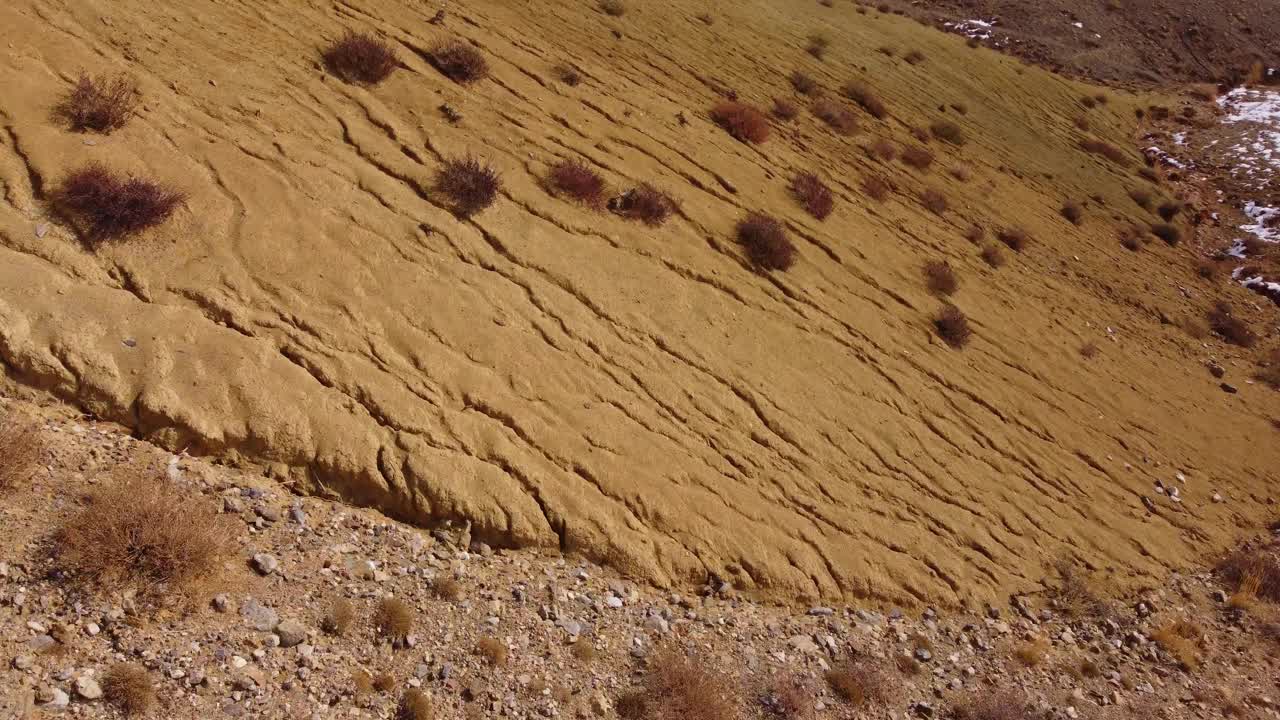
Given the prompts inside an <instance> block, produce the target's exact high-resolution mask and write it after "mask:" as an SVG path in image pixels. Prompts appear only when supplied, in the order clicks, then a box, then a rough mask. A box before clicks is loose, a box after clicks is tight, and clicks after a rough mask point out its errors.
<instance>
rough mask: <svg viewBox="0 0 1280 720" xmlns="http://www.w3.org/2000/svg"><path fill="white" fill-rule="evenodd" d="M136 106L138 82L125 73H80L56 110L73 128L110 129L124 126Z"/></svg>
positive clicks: (80, 130)
mask: <svg viewBox="0 0 1280 720" xmlns="http://www.w3.org/2000/svg"><path fill="white" fill-rule="evenodd" d="M137 108H138V86H137V85H136V84H134V82H133V80H132V79H130V78H129V77H128V76H126V75H117V76H115V77H108V76H100V77H96V78H95V77H90V76H89V75H88V74H81V75H80V79H79V80H77V81H76V84H75V87H73V88H72V89H71V93H70V94H69V95H67V97H66V98H65V99H63V101H62V102H61V103H59V104H58V106H57V107H56V108H55V112H56V114H57V115H59V116H60V117H62V118H63V119H64V120H65V121H66V122H67V123H68V124H69V125H70V126H71V129H72V130H75V131H76V132H83V131H85V130H93V131H96V132H100V133H109V132H111V131H113V130H119V129H120V128H122V127H124V126H125V124H126V123H128V122H129V118H131V117H133V114H134V112H135V111H136V110H137Z"/></svg>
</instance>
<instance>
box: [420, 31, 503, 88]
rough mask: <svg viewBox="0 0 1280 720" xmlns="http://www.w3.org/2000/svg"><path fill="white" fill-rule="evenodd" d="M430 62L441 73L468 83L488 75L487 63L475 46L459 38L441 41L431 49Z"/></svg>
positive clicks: (457, 81) (456, 80) (451, 78)
mask: <svg viewBox="0 0 1280 720" xmlns="http://www.w3.org/2000/svg"><path fill="white" fill-rule="evenodd" d="M431 64H432V65H433V66H434V67H435V69H436V70H439V71H440V74H441V75H444V76H445V77H447V78H449V79H450V80H452V81H454V82H456V83H458V84H460V85H470V84H471V83H473V82H477V81H479V80H483V79H484V78H486V77H488V75H489V63H488V62H487V61H486V60H485V59H484V55H481V54H480V51H479V50H477V49H476V48H475V46H473V45H471V44H469V43H466V42H463V41H461V40H450V41H447V42H443V43H441V44H439V45H437V46H436V47H435V49H433V50H432V51H431Z"/></svg>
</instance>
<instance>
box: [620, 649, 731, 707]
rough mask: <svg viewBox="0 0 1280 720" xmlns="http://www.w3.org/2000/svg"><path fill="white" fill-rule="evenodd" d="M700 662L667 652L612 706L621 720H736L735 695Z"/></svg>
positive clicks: (717, 674) (655, 658)
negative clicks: (639, 681)
mask: <svg viewBox="0 0 1280 720" xmlns="http://www.w3.org/2000/svg"><path fill="white" fill-rule="evenodd" d="M712 667H713V666H712V665H711V664H709V663H707V662H706V661H705V660H704V659H703V658H698V657H690V656H688V655H685V654H684V653H682V652H680V651H678V650H675V649H672V648H667V649H664V650H662V651H660V652H658V653H657V654H656V655H654V656H653V657H652V658H651V659H650V661H649V666H648V669H647V671H646V672H645V674H644V677H643V679H642V680H641V683H640V685H639V686H638V687H636V688H634V689H632V690H630V691H628V692H626V693H623V694H622V695H621V696H619V697H618V701H617V703H616V707H617V711H618V716H619V717H621V718H623V719H624V720H737V718H738V717H739V712H740V708H739V706H738V700H737V698H738V693H737V692H736V691H735V690H734V689H733V688H732V687H730V685H729V683H728V680H727V679H726V678H725V677H724V676H723V675H721V674H720V673H718V672H716V671H715V670H713V669H712Z"/></svg>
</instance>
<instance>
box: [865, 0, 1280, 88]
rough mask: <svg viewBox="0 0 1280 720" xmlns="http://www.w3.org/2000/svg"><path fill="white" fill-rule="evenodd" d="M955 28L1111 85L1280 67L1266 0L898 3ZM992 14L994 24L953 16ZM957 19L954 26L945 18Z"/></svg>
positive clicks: (1233, 77)
mask: <svg viewBox="0 0 1280 720" xmlns="http://www.w3.org/2000/svg"><path fill="white" fill-rule="evenodd" d="M890 4H891V5H893V6H894V7H897V8H902V9H905V10H906V11H907V12H910V13H912V14H913V15H916V16H918V17H921V19H924V20H926V21H927V22H930V23H933V24H936V25H938V26H939V27H948V29H953V30H955V31H963V30H964V29H965V28H968V31H969V32H970V33H971V34H972V33H975V32H981V33H984V34H985V33H987V32H990V34H991V38H990V39H989V40H987V41H985V42H988V43H990V44H994V45H998V46H999V47H1001V48H1002V49H1005V50H1007V51H1009V52H1013V53H1015V54H1017V55H1019V56H1021V57H1025V58H1027V59H1028V60H1031V61H1033V62H1036V63H1039V64H1042V65H1044V66H1046V67H1050V68H1053V69H1056V70H1061V71H1063V72H1067V73H1071V74H1074V75H1078V76H1083V77H1089V78H1092V79H1094V80H1097V81H1101V82H1104V83H1109V84H1117V83H1120V84H1123V83H1131V82H1138V83H1141V84H1143V85H1148V86H1150V85H1155V86H1160V87H1164V86H1167V85H1168V84H1170V83H1177V82H1195V81H1199V82H1232V81H1238V80H1239V79H1240V78H1242V77H1243V76H1244V74H1245V73H1246V72H1247V71H1248V69H1249V67H1250V66H1251V65H1252V64H1253V63H1254V62H1261V63H1263V64H1264V65H1267V66H1270V67H1280V50H1277V46H1276V43H1275V38H1276V37H1277V35H1280V17H1277V14H1276V8H1275V4H1274V3H1271V2H1269V1H1268V0H1224V1H1222V2H1216V1H1215V2H1199V1H1197V0H1117V1H1116V2H1106V1H1104V0H1089V1H1088V2H1074V1H1072V0H1037V1H1036V2H1024V1H1023V0H921V1H920V2H913V3H905V2H901V3H897V4H896V5H894V4H893V3H890ZM972 20H981V21H984V22H991V21H995V25H994V27H992V28H983V27H979V26H975V25H967V26H965V27H962V28H956V27H955V24H956V23H966V22H968V21H972ZM948 23H950V24H951V25H950V26H947V24H948Z"/></svg>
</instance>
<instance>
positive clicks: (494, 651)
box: [476, 637, 509, 667]
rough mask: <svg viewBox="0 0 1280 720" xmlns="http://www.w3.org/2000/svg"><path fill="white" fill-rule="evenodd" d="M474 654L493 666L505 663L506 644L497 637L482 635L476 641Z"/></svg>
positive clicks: (506, 654)
mask: <svg viewBox="0 0 1280 720" xmlns="http://www.w3.org/2000/svg"><path fill="white" fill-rule="evenodd" d="M476 654H477V655H479V656H480V657H482V658H484V661H485V662H487V663H489V665H491V666H493V667H501V666H503V665H506V664H507V656H508V654H509V652H508V650H507V646H506V645H505V644H504V643H503V642H502V641H501V640H499V639H497V638H491V637H483V638H480V641H479V642H477V643H476Z"/></svg>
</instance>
